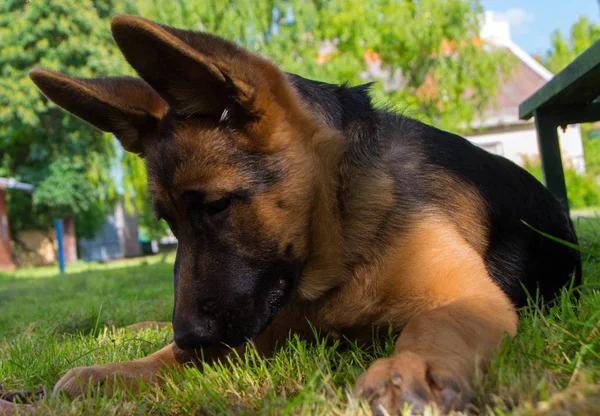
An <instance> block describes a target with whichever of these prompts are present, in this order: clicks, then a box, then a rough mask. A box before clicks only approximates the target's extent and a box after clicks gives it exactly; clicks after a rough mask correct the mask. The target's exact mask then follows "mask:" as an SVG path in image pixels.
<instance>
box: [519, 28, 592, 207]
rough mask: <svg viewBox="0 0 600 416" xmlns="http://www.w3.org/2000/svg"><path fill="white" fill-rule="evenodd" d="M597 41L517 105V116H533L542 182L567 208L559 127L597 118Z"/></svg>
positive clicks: (526, 118)
mask: <svg viewBox="0 0 600 416" xmlns="http://www.w3.org/2000/svg"><path fill="white" fill-rule="evenodd" d="M599 96H600V40H597V41H596V42H595V43H594V44H593V45H592V46H590V47H589V48H588V49H586V50H585V51H584V52H583V53H582V54H581V55H579V56H578V57H577V58H576V59H575V60H574V61H573V62H571V63H570V64H569V65H568V66H567V67H566V68H565V69H563V70H562V71H560V72H559V73H558V74H556V75H555V76H554V78H552V79H551V80H550V81H548V82H547V83H546V84H545V85H544V86H543V87H542V88H540V89H539V90H538V91H536V92H535V93H534V94H533V95H532V96H531V97H529V98H528V99H526V100H525V101H524V102H523V103H521V105H520V106H519V118H520V119H522V120H528V119H530V118H531V117H535V128H536V130H537V138H538V146H539V149H540V157H541V162H542V173H543V177H544V183H545V184H546V186H547V187H548V188H549V189H550V191H552V193H554V195H556V196H557V197H558V198H559V199H560V200H561V201H563V203H564V204H565V207H566V208H567V209H568V207H569V205H568V201H567V187H566V184H565V175H564V171H563V165H562V159H561V155H560V145H559V142H558V132H557V129H558V127H563V128H564V127H566V126H567V125H569V124H578V123H587V122H592V121H597V120H600V100H598V97H599Z"/></svg>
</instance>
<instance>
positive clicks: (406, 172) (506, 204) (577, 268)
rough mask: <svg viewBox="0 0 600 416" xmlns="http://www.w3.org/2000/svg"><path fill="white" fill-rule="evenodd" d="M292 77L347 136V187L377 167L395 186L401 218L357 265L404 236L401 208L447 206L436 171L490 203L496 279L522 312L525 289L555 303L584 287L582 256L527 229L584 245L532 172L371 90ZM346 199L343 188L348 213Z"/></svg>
mask: <svg viewBox="0 0 600 416" xmlns="http://www.w3.org/2000/svg"><path fill="white" fill-rule="evenodd" d="M289 78H290V80H291V81H292V83H293V85H294V86H295V88H296V89H297V91H298V92H299V93H300V94H301V96H302V97H303V98H304V99H305V100H307V101H309V102H310V107H311V108H313V109H314V111H313V113H314V115H315V117H320V118H321V119H322V120H323V121H325V122H327V123H328V124H329V125H330V126H332V127H335V128H337V129H339V130H341V131H342V132H344V135H345V137H346V138H347V140H348V152H347V154H346V155H345V156H344V158H343V160H342V165H341V166H340V171H341V172H342V173H341V175H345V177H344V178H343V180H341V181H340V182H341V183H343V184H344V187H346V188H350V187H352V182H353V180H355V179H356V177H357V175H361V174H365V172H368V171H369V170H370V169H384V170H385V171H387V172H390V173H392V175H393V178H394V180H395V183H396V187H395V192H396V195H395V197H396V200H397V204H396V208H395V209H396V212H390V213H389V214H388V215H387V216H386V218H385V219H383V220H382V221H381V224H380V227H379V232H378V233H377V234H376V235H374V236H373V237H372V244H371V245H367V246H366V247H365V253H364V254H363V256H362V258H361V259H357V260H356V261H355V263H356V264H358V263H363V262H365V261H369V260H368V259H371V261H372V259H373V258H374V257H376V256H377V254H378V253H381V251H382V250H381V247H383V246H385V244H387V242H388V241H389V237H390V236H391V235H393V234H394V233H395V232H398V231H399V230H398V229H397V227H396V224H395V223H394V220H393V218H395V217H397V216H398V215H402V210H410V211H411V212H415V211H416V212H418V211H419V209H420V208H422V207H423V206H424V205H425V204H427V203H431V202H434V203H435V202H436V201H438V200H443V198H440V195H436V194H435V192H434V191H433V190H432V189H435V187H432V186H431V182H430V181H432V180H435V174H432V172H436V171H440V169H441V170H445V171H447V172H450V173H452V174H453V176H454V177H458V178H459V179H460V180H462V181H464V182H465V183H466V184H469V185H471V186H472V187H474V188H475V189H477V191H478V192H479V193H480V194H481V196H482V198H483V200H485V201H486V202H487V215H488V223H489V227H490V228H489V234H490V243H489V246H488V249H487V253H486V254H485V257H484V260H485V263H486V267H487V269H488V271H489V272H490V274H491V276H492V278H493V279H494V281H495V282H496V283H497V284H498V285H499V286H500V287H501V288H502V290H503V291H504V292H505V293H506V294H507V295H508V296H509V297H510V299H511V300H512V302H513V303H514V304H515V306H517V307H521V306H524V305H526V303H527V294H526V291H527V292H528V293H529V294H531V295H532V296H533V297H535V296H536V294H538V293H539V295H541V296H542V297H543V298H544V299H545V300H550V299H552V298H554V297H555V296H556V294H557V292H558V291H559V290H560V289H561V288H562V287H564V286H565V285H567V284H569V283H570V282H571V279H572V277H574V282H573V283H574V284H575V285H579V284H580V283H581V263H580V255H579V253H578V252H577V251H575V250H573V249H570V248H568V247H566V246H564V245H562V244H559V243H556V242H554V241H552V240H550V239H548V238H545V237H543V236H541V235H540V234H539V233H536V232H535V231H533V230H531V229H530V228H529V227H527V226H526V225H525V224H524V223H523V222H526V223H528V224H529V225H531V226H532V227H534V228H536V229H539V230H541V231H544V232H546V233H548V234H551V235H553V236H555V237H558V238H560V239H563V240H566V241H569V242H571V243H577V238H576V235H575V231H574V229H573V225H572V223H571V221H570V219H569V216H568V213H567V211H566V210H565V208H564V207H563V205H562V204H561V203H560V202H559V201H558V200H557V199H556V198H555V197H554V196H553V195H552V194H551V193H550V191H549V190H548V189H547V188H545V187H544V186H543V185H542V184H541V183H539V182H538V181H537V180H536V179H535V178H534V177H533V176H531V175H530V174H529V173H528V172H527V171H525V170H524V169H522V168H521V167H519V166H517V165H516V164H514V163H513V162H511V161H509V160H508V159H505V158H503V157H500V156H496V155H492V154H490V153H488V152H486V151H485V150H483V149H481V148H479V147H477V146H475V145H473V144H472V143H470V142H469V141H468V140H466V139H464V138H462V137H460V136H457V135H454V134H451V133H448V132H445V131H442V130H439V129H437V128H435V127H432V126H428V125H425V124H423V123H421V122H419V121H416V120H413V119H411V118H408V117H404V116H402V115H398V114H393V113H391V112H387V111H385V110H378V109H374V108H373V106H372V104H371V101H370V98H369V95H368V85H366V86H359V87H352V88H347V87H345V86H338V85H331V84H326V83H322V82H317V81H311V80H307V79H304V78H302V77H299V76H297V75H292V74H289ZM344 172H346V173H344ZM432 178H433V179H432ZM343 195H344V192H343V189H342V190H340V210H341V212H342V215H343V212H344V196H343ZM347 267H348V268H352V267H353V264H348V265H347ZM523 287H525V289H526V291H525V290H523Z"/></svg>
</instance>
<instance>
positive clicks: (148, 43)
mask: <svg viewBox="0 0 600 416" xmlns="http://www.w3.org/2000/svg"><path fill="white" fill-rule="evenodd" d="M112 33H113V37H114V39H115V41H116V43H117V45H118V47H119V48H120V50H121V51H122V53H123V54H124V56H125V58H126V59H127V61H128V62H129V63H130V64H131V66H132V67H133V68H134V69H135V70H136V71H137V73H138V74H139V75H140V77H141V79H138V78H131V77H116V78H100V79H79V78H73V77H70V76H67V75H63V74H59V73H56V72H52V71H49V70H45V69H34V70H32V71H31V73H30V76H31V78H32V79H33V81H34V82H35V84H36V85H37V86H38V87H39V88H40V89H41V90H42V91H43V92H44V94H45V95H46V96H47V97H48V98H49V99H50V100H52V101H54V102H55V103H57V104H58V105H59V106H61V107H63V108H64V109H66V110H67V111H69V112H71V113H73V114H74V115H76V116H78V117H80V118H82V119H83V120H85V121H87V122H89V123H91V124H93V125H95V126H97V127H98V128H100V129H102V130H104V131H106V132H111V133H113V134H114V135H115V136H116V137H117V138H118V139H119V140H120V142H121V144H122V145H123V147H124V148H125V149H126V150H127V151H129V152H134V153H136V154H139V155H140V157H142V158H143V159H144V161H145V163H146V166H147V170H148V178H149V187H150V191H151V193H152V196H153V200H154V207H155V210H156V214H157V216H158V217H159V218H162V219H164V220H165V221H167V223H168V224H169V226H170V228H171V230H172V231H173V233H174V235H175V236H176V237H177V239H178V242H179V246H178V248H177V257H176V260H175V266H174V280H175V304H174V310H173V329H174V342H173V343H172V344H170V345H168V346H167V347H165V348H163V349H162V350H160V351H158V352H156V353H155V354H152V355H150V356H149V357H146V358H143V359H141V360H137V361H134V362H123V363H110V364H104V365H97V366H93V367H86V368H76V369H74V370H72V371H70V372H69V373H67V374H66V375H65V376H64V377H63V378H62V379H61V380H60V381H59V382H58V384H57V385H56V386H55V388H54V391H55V392H65V393H66V394H67V395H69V396H70V397H74V396H77V395H80V394H82V393H83V392H85V391H86V386H87V385H88V383H92V385H94V386H96V388H97V389H98V390H102V391H103V392H104V393H110V392H111V391H114V390H115V389H119V388H123V386H128V387H130V388H134V389H135V388H136V386H138V385H139V384H138V383H139V381H140V380H143V381H144V382H145V383H148V382H150V381H156V380H158V379H159V377H157V376H158V375H159V374H161V373H163V372H164V371H166V369H168V368H178V367H181V366H182V365H185V364H188V363H196V364H197V363H198V360H199V358H197V357H199V356H200V355H201V354H199V353H198V351H199V350H201V351H202V356H203V359H204V360H207V361H212V360H216V359H219V358H220V357H224V356H225V355H226V354H227V353H228V352H229V351H231V350H230V349H228V348H225V346H229V347H232V348H243V346H244V344H246V343H247V342H248V341H249V340H252V342H253V345H254V346H255V347H256V348H257V349H258V350H259V351H260V352H261V353H264V354H270V353H272V352H273V349H274V346H275V344H276V343H277V342H278V341H279V342H281V341H282V340H284V339H285V338H286V337H287V336H288V335H289V333H290V331H292V332H294V333H299V334H301V335H308V336H312V331H311V329H310V325H309V324H308V322H310V323H311V324H312V325H313V326H315V327H316V328H318V329H319V330H320V331H321V332H322V333H324V334H328V335H329V336H331V337H334V338H339V337H342V336H347V337H351V338H354V339H358V340H362V341H369V340H370V338H371V335H372V333H373V331H372V328H373V327H375V328H385V329H386V330H387V328H389V326H391V327H392V328H393V329H395V330H397V331H400V330H401V331H402V332H401V334H400V336H399V338H398V341H397V344H396V348H395V352H394V355H393V356H392V357H389V358H383V359H380V360H377V361H376V362H375V363H373V364H372V365H371V367H370V368H369V370H368V371H366V372H365V373H364V374H363V375H362V376H361V377H360V378H359V379H358V381H357V383H356V387H355V389H356V392H357V393H359V394H361V395H363V396H364V397H365V398H366V399H367V400H368V401H369V403H370V404H371V406H372V408H373V409H375V410H381V409H386V410H387V411H388V412H391V413H395V412H397V411H399V409H401V408H402V407H403V406H404V404H405V403H408V404H410V405H412V406H413V409H414V410H417V411H419V410H422V409H423V408H424V406H425V405H427V404H436V405H437V406H438V407H439V408H440V409H442V410H444V411H449V410H451V409H461V408H464V407H465V405H466V404H467V403H468V402H469V399H470V396H471V394H472V381H473V379H474V375H475V372H476V369H477V368H478V367H479V366H480V365H482V364H485V363H486V361H488V360H489V358H490V357H491V355H492V352H493V351H494V349H495V348H496V346H497V345H498V343H499V342H500V340H501V338H502V337H503V335H504V334H506V333H507V334H509V335H514V334H515V331H516V327H517V319H518V316H517V312H516V311H517V308H519V307H521V306H523V305H525V304H526V299H527V296H526V292H529V293H531V294H536V293H539V294H540V295H541V296H543V298H545V299H546V300H548V299H552V298H553V297H554V296H555V295H556V294H557V292H558V291H559V290H560V289H561V288H562V287H563V286H565V285H567V284H569V283H570V282H572V279H574V283H575V284H578V283H579V282H580V279H581V277H580V274H581V267H580V258H579V255H578V253H577V252H576V251H574V250H572V249H570V248H567V247H565V246H563V245H561V244H558V243H556V242H554V241H551V240H549V239H546V238H544V237H542V236H541V235H539V234H538V233H536V232H535V231H533V230H531V229H530V228H528V227H527V226H526V225H525V224H524V223H523V221H525V222H527V223H528V224H531V226H533V227H535V228H537V229H540V230H543V231H545V232H547V233H550V234H552V235H554V236H556V237H559V238H562V239H564V240H567V241H570V242H576V237H575V233H574V230H573V226H572V224H571V221H570V220H569V217H568V214H567V212H566V210H565V208H564V207H563V205H562V204H561V203H560V202H559V201H558V200H557V199H555V198H554V197H553V196H552V195H551V194H550V192H549V191H548V190H547V189H546V188H544V187H543V186H542V185H541V184H540V183H539V182H538V181H536V180H535V179H534V178H533V177H532V176H531V175H529V174H528V173H527V172H526V171H524V170H523V169H521V168H520V167H518V166H516V165H515V164H513V163H511V162H509V161H508V160H506V159H504V158H502V157H498V156H494V155H491V154H489V153H487V152H485V151H484V150H481V149H480V148H478V147H476V146H474V145H472V144H470V143H469V142H468V141H467V140H465V139H463V138H462V137H459V136H456V135H454V134H451V133H447V132H444V131H441V130H438V129H436V128H434V127H430V126H427V125H424V124H422V123H420V122H418V121H415V120H412V119H410V118H406V117H403V116H401V115H398V114H393V113H390V112H388V111H384V110H379V109H375V108H374V107H373V105H372V104H371V101H370V99H369V95H368V87H366V86H358V87H346V86H339V85H331V84H326V83H322V82H317V81H311V80H308V79H304V78H302V77H300V76H297V75H293V74H288V73H284V72H282V71H281V70H279V69H278V68H277V66H275V65H274V64H273V63H271V62H269V61H268V60H266V59H264V58H262V57H259V56H256V55H254V54H251V53H249V52H247V51H246V50H244V49H242V48H240V47H238V46H236V45H235V44H233V43H231V42H228V41H226V40H224V39H221V38H219V37H215V36H212V35H209V34H206V33H197V32H192V31H185V30H179V29H175V28H172V27H168V26H163V25H159V24H156V23H153V22H151V21H148V20H146V19H143V18H140V17H133V16H123V15H121V16H116V17H115V18H114V19H113V20H112ZM114 376H118V377H114ZM115 380H117V382H115Z"/></svg>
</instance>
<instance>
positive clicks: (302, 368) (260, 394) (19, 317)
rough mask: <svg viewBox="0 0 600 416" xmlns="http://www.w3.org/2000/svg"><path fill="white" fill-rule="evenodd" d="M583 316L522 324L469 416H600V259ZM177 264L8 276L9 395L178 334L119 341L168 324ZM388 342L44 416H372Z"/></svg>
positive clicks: (2, 322)
mask: <svg viewBox="0 0 600 416" xmlns="http://www.w3.org/2000/svg"><path fill="white" fill-rule="evenodd" d="M577 228H578V230H579V235H580V240H581V244H582V246H584V247H586V248H588V249H590V250H594V251H597V252H600V222H599V221H597V220H595V219H593V220H590V219H578V220H577ZM584 257H585V262H584V283H585V284H584V287H583V289H582V291H581V292H582V294H581V300H580V302H579V304H577V302H576V301H574V297H573V293H571V292H565V293H563V295H562V297H561V298H560V299H559V301H558V302H557V303H556V304H555V305H554V306H552V307H550V308H545V309H544V310H540V309H537V308H529V309H527V310H524V311H523V313H522V319H521V321H520V326H519V333H518V335H517V337H516V338H515V339H513V340H509V339H505V342H504V343H503V345H502V346H501V348H500V349H499V350H498V352H497V354H496V355H495V357H494V360H493V362H492V366H491V370H490V372H489V373H488V374H487V375H481V376H480V377H479V379H478V382H477V394H476V397H475V400H474V404H473V408H472V409H470V411H471V413H475V414H481V415H484V414H499V415H508V414H535V415H551V414H553V415H558V414H589V415H592V414H600V330H599V327H600V259H595V258H594V257H591V256H584ZM172 261H173V257H172V256H168V257H166V258H163V257H161V256H156V257H152V258H147V259H143V260H133V261H124V262H115V263H111V264H107V265H101V264H77V265H75V266H73V267H71V268H70V269H69V272H68V274H66V275H63V276H60V275H57V274H56V271H55V268H42V269H31V270H19V271H18V272H16V273H14V274H0V390H4V391H6V390H13V389H23V388H31V389H34V388H37V387H40V386H41V385H45V386H52V385H53V384H54V383H55V382H56V381H57V380H58V379H59V378H60V376H61V375H62V374H63V373H64V372H65V371H66V370H68V369H70V368H72V367H76V366H86V365H92V364H98V363H105V362H110V361H117V360H132V359H136V358H140V357H143V356H145V355H147V354H149V353H150V352H153V351H155V350H157V349H159V348H160V347H161V346H163V345H165V344H166V343H167V342H168V341H169V340H170V338H171V334H170V331H169V330H167V329H163V330H150V329H147V330H144V331H141V332H137V333H132V332H130V331H128V330H118V331H115V330H113V329H112V328H113V327H121V326H125V325H128V324H132V323H135V322H138V321H145V320H159V321H166V320H169V318H170V313H171V306H172V302H173V300H172V277H171V268H172ZM392 347H393V339H392V338H391V337H390V338H388V339H386V340H384V342H382V343H381V345H379V346H377V347H372V348H368V349H363V350H360V349H358V348H356V347H354V346H352V345H351V346H350V348H342V347H341V346H339V345H337V344H334V345H333V346H331V345H326V344H325V343H324V342H321V341H318V342H316V343H313V344H310V345H309V344H307V343H306V342H302V341H299V340H297V339H292V340H290V341H289V342H288V343H287V344H286V345H285V346H284V348H283V350H282V351H281V352H280V353H279V354H278V355H276V356H275V357H274V358H272V359H270V360H264V359H261V358H259V357H256V356H255V355H253V354H252V353H248V354H247V355H246V356H245V357H242V358H243V359H242V360H241V362H239V363H237V364H234V365H233V366H231V367H220V368H206V369H205V371H204V373H203V374H200V372H198V371H197V370H194V369H190V370H188V371H187V373H186V374H185V375H184V376H180V375H173V376H172V378H171V379H170V380H168V382H167V384H166V386H165V387H164V388H163V389H160V390H158V389H155V390H152V389H149V390H147V391H145V392H144V394H143V395H142V397H141V398H138V399H133V398H128V397H116V398H107V397H90V398H86V399H84V400H77V401H75V402H73V403H70V402H69V401H67V400H66V399H63V398H61V397H47V398H45V399H43V400H42V401H40V402H38V403H36V409H37V411H38V413H39V414H60V415H63V414H146V413H153V414H198V413H200V414H216V413H218V414H227V413H236V414H238V413H252V414H256V413H258V414H277V415H283V414H289V413H291V414H311V415H312V414H363V413H364V412H365V411H366V407H365V406H364V405H363V404H362V403H357V402H356V401H355V400H353V399H352V397H351V395H350V394H349V391H350V389H349V387H351V386H352V384H353V382H354V380H355V379H356V377H357V375H358V374H360V373H361V372H362V371H363V370H364V369H365V368H367V367H368V365H369V363H370V362H371V361H373V360H374V359H375V358H377V357H380V356H383V355H386V354H388V353H389V352H390V351H391V350H392Z"/></svg>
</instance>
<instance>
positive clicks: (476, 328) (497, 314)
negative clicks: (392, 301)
mask: <svg viewBox="0 0 600 416" xmlns="http://www.w3.org/2000/svg"><path fill="white" fill-rule="evenodd" d="M489 302H490V299H478V298H471V299H469V298H465V299H457V300H456V301H454V302H452V303H450V304H448V305H445V306H443V307H440V308H438V309H434V310H432V311H429V312H426V313H424V314H422V315H420V316H418V317H415V318H414V319H412V320H411V321H410V322H409V323H408V325H407V326H406V327H405V329H404V330H403V331H402V334H401V335H400V338H399V339H398V342H397V343H396V348H395V353H394V355H393V356H392V357H390V358H383V359H380V360H377V361H376V362H375V363H373V364H372V365H371V367H370V368H369V370H368V371H366V372H365V373H364V374H363V375H362V376H361V377H360V378H359V380H358V381H357V384H356V389H357V391H358V392H360V393H361V394H362V395H363V396H365V397H366V399H367V400H368V401H369V403H370V404H371V406H372V407H373V409H374V410H376V409H378V408H379V406H382V407H383V408H385V409H386V410H387V411H389V412H391V413H393V412H396V411H399V410H401V409H402V408H403V406H404V404H405V403H406V404H408V405H411V406H413V411H414V412H417V413H418V412H422V411H423V408H424V407H425V405H427V404H432V403H436V404H437V406H438V408H440V409H441V410H443V411H449V410H451V409H456V410H458V409H462V408H464V407H465V406H466V404H468V402H469V400H470V396H471V381H472V379H473V377H474V375H475V370H476V367H477V365H478V364H485V363H486V362H487V360H488V359H489V358H490V356H491V353H492V352H493V350H494V348H495V347H496V346H497V345H498V343H499V341H500V339H501V338H502V336H503V334H504V333H505V332H509V333H511V334H514V331H515V324H516V318H514V317H512V316H510V315H511V314H510V313H507V311H506V310H504V309H502V308H498V307H495V306H494V305H491V304H490V303H489Z"/></svg>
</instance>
